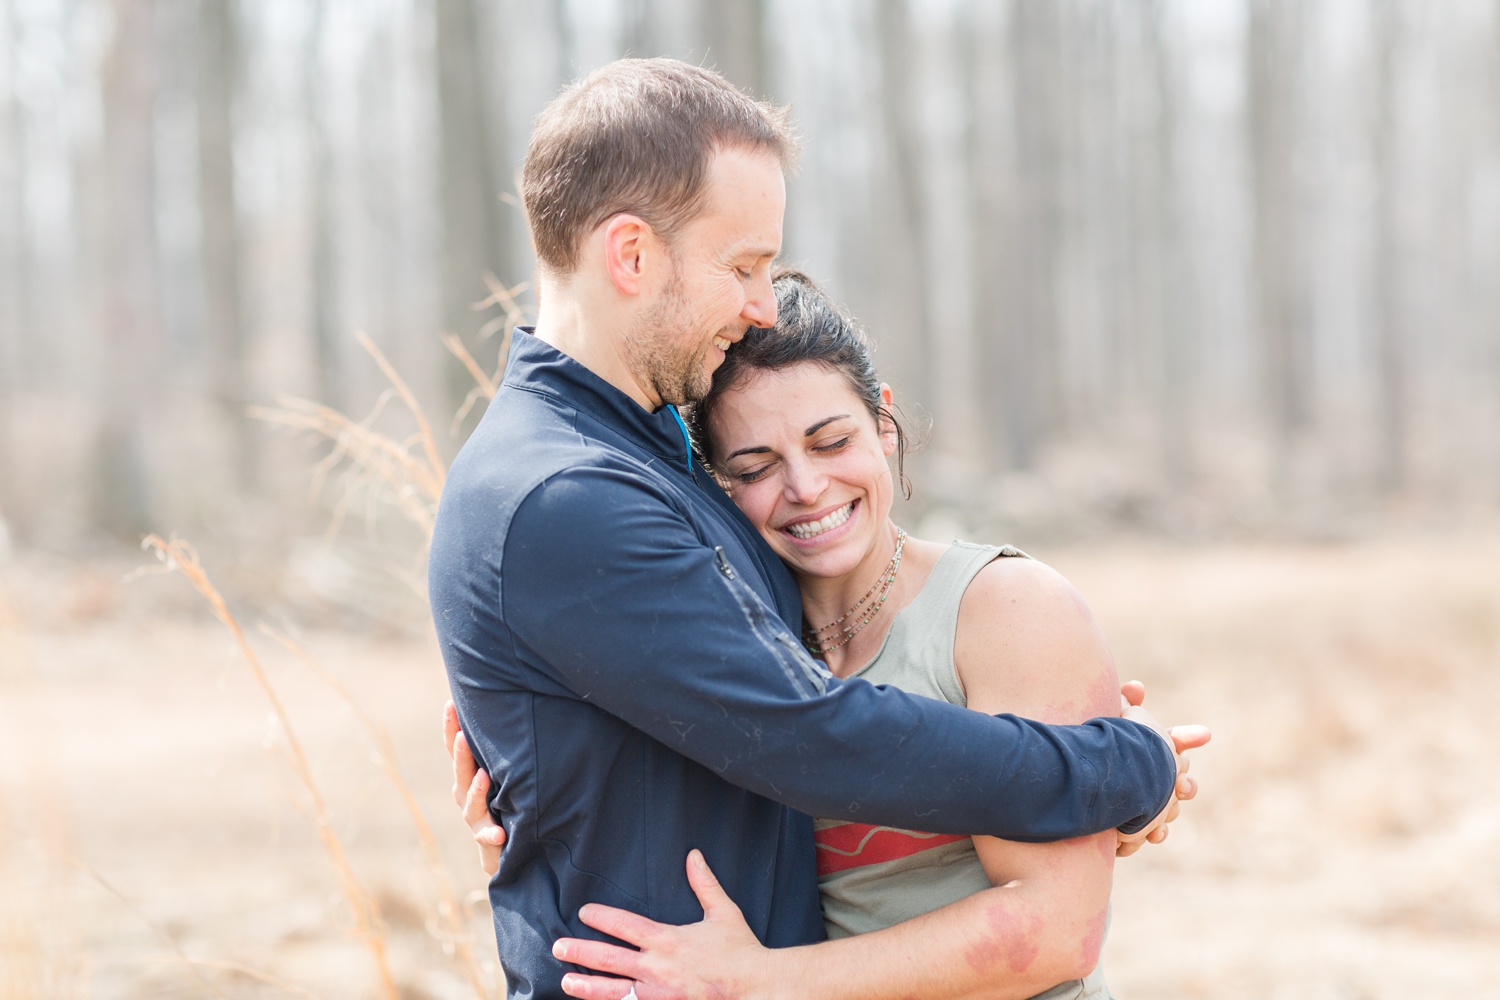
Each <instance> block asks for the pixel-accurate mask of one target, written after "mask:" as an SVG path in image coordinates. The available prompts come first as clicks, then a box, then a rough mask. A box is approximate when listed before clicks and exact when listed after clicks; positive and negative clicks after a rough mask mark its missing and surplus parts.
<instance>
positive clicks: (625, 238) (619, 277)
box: [603, 213, 654, 295]
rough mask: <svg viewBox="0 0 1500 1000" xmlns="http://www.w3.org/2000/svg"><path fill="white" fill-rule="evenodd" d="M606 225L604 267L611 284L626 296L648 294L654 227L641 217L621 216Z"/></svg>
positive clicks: (610, 219) (608, 220)
mask: <svg viewBox="0 0 1500 1000" xmlns="http://www.w3.org/2000/svg"><path fill="white" fill-rule="evenodd" d="M603 225H604V266H605V269H606V270H608V271H609V280H610V281H612V282H614V285H615V287H616V288H618V289H619V290H620V292H621V294H623V295H640V294H641V292H643V291H644V290H645V286H644V278H645V271H646V260H645V257H646V251H647V249H648V244H651V243H652V242H653V240H652V236H653V235H654V234H653V233H652V231H651V227H650V225H648V224H647V223H646V220H644V219H642V218H641V217H640V216H638V215H629V214H627V213H621V214H619V215H614V216H611V217H610V218H608V219H606V220H605V221H604V223H603Z"/></svg>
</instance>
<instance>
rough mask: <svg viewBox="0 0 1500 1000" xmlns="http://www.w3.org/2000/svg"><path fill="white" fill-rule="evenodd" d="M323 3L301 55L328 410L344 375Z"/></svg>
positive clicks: (322, 382) (318, 363) (319, 376)
mask: <svg viewBox="0 0 1500 1000" xmlns="http://www.w3.org/2000/svg"><path fill="white" fill-rule="evenodd" d="M326 7H327V4H326V2H325V0H312V16H311V23H310V25H309V28H308V33H307V50H306V52H305V54H304V56H303V72H304V74H305V76H304V84H303V86H304V88H305V93H306V95H307V116H308V125H309V128H308V132H309V134H310V137H311V142H312V144H313V149H312V155H311V157H310V159H311V161H312V179H311V183H310V185H309V188H310V190H311V202H312V203H311V205H310V206H309V215H310V216H311V221H312V227H313V233H312V272H313V273H312V288H311V290H312V309H311V313H312V317H311V318H312V330H313V374H314V384H315V385H316V386H317V390H318V398H319V399H321V400H322V401H323V402H325V403H327V404H328V405H329V406H333V407H337V408H342V407H343V405H344V373H343V362H342V351H341V350H340V336H339V301H338V287H339V286H338V257H337V245H338V232H337V219H336V215H335V212H334V201H333V198H334V196H333V154H332V150H331V149H330V148H329V138H328V123H327V120H326V117H325V111H324V101H325V99H326V98H325V85H324V80H325V77H326V74H325V71H324V69H323V38H324V32H325V30H326V29H325V25H326V23H327V22H326V14H327V11H326Z"/></svg>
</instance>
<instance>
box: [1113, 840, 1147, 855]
mask: <svg viewBox="0 0 1500 1000" xmlns="http://www.w3.org/2000/svg"><path fill="white" fill-rule="evenodd" d="M1143 843H1145V841H1142V840H1125V839H1123V838H1122V839H1121V840H1120V842H1119V844H1118V845H1116V846H1115V857H1117V858H1128V857H1130V856H1131V855H1132V854H1134V853H1135V852H1136V851H1139V850H1140V849H1141V844H1143Z"/></svg>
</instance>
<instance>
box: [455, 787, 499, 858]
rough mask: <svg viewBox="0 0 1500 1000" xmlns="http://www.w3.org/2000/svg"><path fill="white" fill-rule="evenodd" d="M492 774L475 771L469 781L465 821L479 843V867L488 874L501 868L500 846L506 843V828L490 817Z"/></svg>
mask: <svg viewBox="0 0 1500 1000" xmlns="http://www.w3.org/2000/svg"><path fill="white" fill-rule="evenodd" d="M489 790H490V776H489V775H488V774H486V773H485V772H484V771H475V772H474V780H472V781H471V782H469V794H468V797H467V798H465V799H464V822H465V823H467V824H469V829H470V830H472V831H474V843H475V844H477V845H479V867H481V868H483V869H484V873H485V874H486V875H494V874H495V872H497V871H499V870H500V848H501V847H502V846H504V844H505V828H504V827H502V826H498V825H496V824H495V822H494V821H493V820H492V819H491V818H490V810H489V804H488V800H489Z"/></svg>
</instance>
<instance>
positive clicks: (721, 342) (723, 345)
mask: <svg viewBox="0 0 1500 1000" xmlns="http://www.w3.org/2000/svg"><path fill="white" fill-rule="evenodd" d="M729 344H730V342H729V341H728V340H726V339H724V338H723V337H715V338H714V346H715V347H717V348H718V349H719V350H721V351H727V350H729Z"/></svg>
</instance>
